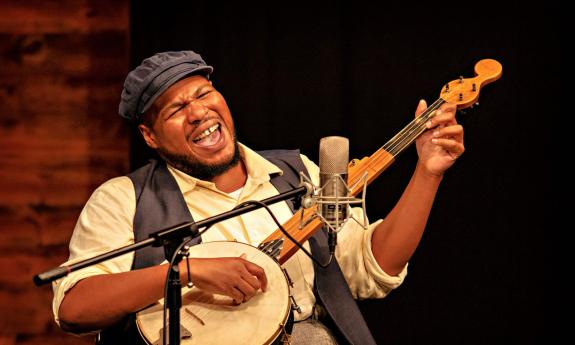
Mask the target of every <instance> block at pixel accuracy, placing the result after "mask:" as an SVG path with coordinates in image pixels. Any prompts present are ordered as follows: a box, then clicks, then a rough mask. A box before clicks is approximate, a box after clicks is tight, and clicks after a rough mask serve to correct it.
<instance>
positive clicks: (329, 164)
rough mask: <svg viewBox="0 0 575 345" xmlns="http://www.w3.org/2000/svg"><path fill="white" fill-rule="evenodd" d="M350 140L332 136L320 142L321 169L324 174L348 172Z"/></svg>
mask: <svg viewBox="0 0 575 345" xmlns="http://www.w3.org/2000/svg"><path fill="white" fill-rule="evenodd" d="M348 163H349V140H348V139H347V138H344V137H338V136H332V137H325V138H321V140H320V142H319V170H320V172H321V173H324V174H347V165H348Z"/></svg>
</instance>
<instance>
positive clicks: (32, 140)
mask: <svg viewBox="0 0 575 345" xmlns="http://www.w3.org/2000/svg"><path fill="white" fill-rule="evenodd" d="M0 14H1V15H0V164H1V169H0V270H1V271H0V315H2V316H0V345H3V344H10V345H12V344H89V343H92V342H93V339H92V338H91V337H84V338H78V337H74V336H70V335H67V334H64V333H63V332H62V331H60V330H59V329H58V327H57V326H56V325H55V323H54V321H53V319H52V311H51V299H52V292H51V288H50V287H48V286H46V287H42V288H37V287H35V286H34V285H33V284H32V276H33V275H34V274H35V273H39V272H42V271H44V270H46V269H49V268H51V267H54V266H56V265H58V264H60V263H62V262H63V261H65V260H66V258H67V256H68V251H67V244H68V241H69V239H70V236H71V234H72V230H73V227H74V224H75V222H76V219H77V217H78V214H79V212H80V211H81V209H82V206H83V204H84V203H85V201H86V200H87V199H88V197H89V196H90V194H91V192H92V191H93V190H94V188H95V187H97V186H98V185H99V184H101V183H102V182H104V181H105V180H107V179H109V178H111V177H114V176H118V175H122V174H125V173H126V172H127V171H128V165H129V157H128V154H129V152H128V151H129V145H128V130H127V128H126V126H125V124H124V123H123V122H122V120H121V119H120V118H119V116H118V115H117V108H118V101H119V98H120V92H121V89H122V83H123V80H124V77H125V75H126V72H127V71H128V64H129V60H128V51H129V49H128V47H129V41H128V40H129V1H128V0H120V1H115V0H105V1H87V0H85V1H79V0H64V1H45V0H30V1H3V2H1V3H0Z"/></svg>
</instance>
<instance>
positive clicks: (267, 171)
mask: <svg viewBox="0 0 575 345" xmlns="http://www.w3.org/2000/svg"><path fill="white" fill-rule="evenodd" d="M238 144H239V145H238V146H239V150H240V157H241V159H242V160H243V161H244V164H245V165H246V170H247V173H248V179H247V181H246V185H248V184H251V185H260V184H263V183H265V182H267V181H269V180H270V175H274V174H280V175H281V174H283V171H282V170H281V169H280V168H278V167H277V166H276V165H275V164H273V163H271V162H270V161H268V160H267V159H265V158H264V157H262V156H260V155H259V154H258V153H257V152H255V151H253V150H252V149H250V148H248V147H247V146H245V145H243V144H241V143H238ZM168 170H169V171H170V172H171V173H172V175H173V176H174V178H175V179H176V182H177V183H178V187H180V190H181V191H182V194H185V193H187V192H190V191H191V190H193V189H194V188H196V187H202V188H207V189H211V190H214V191H217V192H220V193H221V191H219V190H218V189H217V188H216V185H215V184H214V183H213V182H211V181H205V180H200V179H198V178H195V177H193V176H190V175H188V174H186V173H185V172H183V171H181V170H178V169H176V168H174V167H173V166H171V165H170V164H168Z"/></svg>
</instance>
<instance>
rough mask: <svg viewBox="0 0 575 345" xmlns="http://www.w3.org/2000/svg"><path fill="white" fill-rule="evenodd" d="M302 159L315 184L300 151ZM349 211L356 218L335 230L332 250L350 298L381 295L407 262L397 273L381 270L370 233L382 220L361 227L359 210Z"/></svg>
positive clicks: (399, 278) (315, 170)
mask: <svg viewBox="0 0 575 345" xmlns="http://www.w3.org/2000/svg"><path fill="white" fill-rule="evenodd" d="M302 160H303V162H304V165H305V166H306V168H307V169H308V172H309V174H310V176H311V179H312V181H313V183H314V184H315V185H316V186H318V185H319V183H320V181H319V167H318V166H317V165H316V164H315V163H313V162H312V161H311V160H310V159H309V158H307V157H306V156H305V155H302ZM352 215H353V218H355V219H356V220H358V221H359V222H356V221H355V220H354V219H349V220H348V221H347V223H346V224H345V225H344V226H343V227H342V229H341V230H340V232H339V233H338V240H337V247H336V252H335V255H336V258H337V261H338V263H339V266H340V268H341V270H342V273H343V275H344V277H345V279H346V281H347V283H348V285H349V287H350V290H351V293H352V295H353V297H354V298H358V299H365V298H383V297H385V296H386V295H387V294H388V293H389V292H391V290H393V289H395V288H397V287H399V286H400V285H401V283H402V282H403V280H404V278H405V276H406V275H407V264H406V265H405V267H404V268H403V270H402V271H401V272H400V273H399V274H398V275H395V276H392V275H389V274H387V273H386V272H384V271H383V270H382V269H381V267H380V266H379V264H378V263H377V261H376V260H375V257H374V256H373V252H372V250H371V237H372V234H373V232H374V231H375V229H376V228H377V226H378V225H379V224H380V223H381V222H382V220H381V219H380V220H378V221H376V222H374V223H372V224H369V222H367V221H366V224H369V225H368V228H367V230H364V228H363V226H362V225H361V224H360V223H363V220H364V216H363V210H362V209H361V208H353V212H352Z"/></svg>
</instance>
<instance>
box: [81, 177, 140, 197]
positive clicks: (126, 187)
mask: <svg viewBox="0 0 575 345" xmlns="http://www.w3.org/2000/svg"><path fill="white" fill-rule="evenodd" d="M131 199H135V193H134V184H133V183H132V180H131V179H130V178H129V177H128V176H119V177H114V178H112V179H109V180H108V181H106V182H104V183H102V184H101V185H100V186H99V187H98V188H96V190H94V192H93V193H92V195H91V196H90V200H89V201H88V202H96V201H100V202H106V201H113V200H116V201H119V202H124V201H129V200H131Z"/></svg>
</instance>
